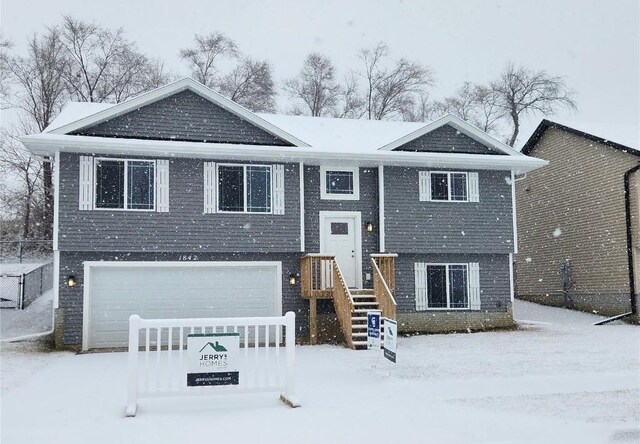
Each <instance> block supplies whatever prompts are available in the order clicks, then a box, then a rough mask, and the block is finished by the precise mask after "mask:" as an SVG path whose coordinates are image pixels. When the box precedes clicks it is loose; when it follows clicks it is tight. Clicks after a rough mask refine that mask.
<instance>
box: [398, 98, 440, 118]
mask: <svg viewBox="0 0 640 444" xmlns="http://www.w3.org/2000/svg"><path fill="white" fill-rule="evenodd" d="M444 113H445V111H444V109H443V107H442V104H441V103H440V102H436V101H433V100H431V98H430V97H429V94H427V93H421V94H419V95H418V97H417V99H415V100H414V102H413V105H412V106H406V107H404V108H403V109H402V120H404V121H406V122H426V121H429V120H433V119H434V118H435V117H440V116H442V114H444Z"/></svg>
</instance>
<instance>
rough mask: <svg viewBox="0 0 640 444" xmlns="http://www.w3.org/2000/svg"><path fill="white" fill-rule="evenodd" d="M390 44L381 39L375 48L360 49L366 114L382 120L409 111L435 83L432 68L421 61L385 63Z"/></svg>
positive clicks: (403, 60) (401, 60) (402, 60)
mask: <svg viewBox="0 0 640 444" xmlns="http://www.w3.org/2000/svg"><path fill="white" fill-rule="evenodd" d="M388 56H389V48H388V47H387V46H386V45H385V44H384V43H378V45H377V46H376V47H375V48H373V49H363V50H361V51H360V59H361V60H362V63H363V65H364V71H363V72H360V73H359V75H360V76H362V77H363V78H364V79H365V94H364V95H365V108H366V112H365V116H366V117H367V118H368V119H375V120H382V119H389V118H393V117H396V116H402V115H403V114H407V110H408V109H410V108H412V107H414V106H415V105H416V102H417V101H418V100H419V97H420V94H421V93H423V94H424V93H425V92H426V88H427V87H429V86H432V85H433V84H434V81H433V75H432V72H431V70H430V69H429V68H428V67H426V66H422V65H420V64H418V63H414V62H410V61H408V60H406V59H403V58H401V59H399V60H397V61H396V62H395V64H394V65H393V67H392V68H388V67H386V66H384V65H385V62H386V59H387V58H388Z"/></svg>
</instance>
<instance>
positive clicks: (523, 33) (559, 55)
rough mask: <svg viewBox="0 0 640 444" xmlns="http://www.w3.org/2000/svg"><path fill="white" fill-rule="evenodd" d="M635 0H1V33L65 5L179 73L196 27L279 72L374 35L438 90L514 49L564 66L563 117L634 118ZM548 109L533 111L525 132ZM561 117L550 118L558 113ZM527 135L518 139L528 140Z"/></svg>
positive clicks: (510, 56) (638, 116)
mask: <svg viewBox="0 0 640 444" xmlns="http://www.w3.org/2000/svg"><path fill="white" fill-rule="evenodd" d="M638 3H639V2H638V0H608V1H602V0H551V1H548V0H528V1H524V0H521V1H516V0H502V1H499V0H482V1H480V0H452V1H440V0H438V1H435V0H430V1H427V0H406V1H372V0H369V1H365V0H361V1H348V0H330V1H326V0H323V1H320V0H317V1H301V0H280V1H276V0H268V1H265V0H254V1H249V0H243V1H239V0H236V1H229V0H227V1H205V0H203V1H195V0H194V1H185V0H181V1H160V0H125V1H121V0H105V1H101V2H97V1H88V0H55V1H51V0H47V1H40V0H39V1H36V0H2V10H1V14H2V15H1V20H2V24H1V28H2V34H3V36H4V37H5V38H9V39H10V40H12V41H13V42H14V44H15V46H14V51H15V52H16V53H20V52H22V51H23V49H24V42H25V38H26V37H27V36H28V35H30V34H32V33H39V32H42V31H43V30H44V29H45V27H46V26H47V25H52V24H55V23H58V22H59V21H60V17H61V15H62V14H65V13H69V14H73V15H74V16H76V17H79V18H82V19H86V20H94V21H96V22H99V23H101V24H103V25H106V26H109V27H118V26H122V27H123V28H124V29H125V31H126V35H127V37H128V38H129V39H131V40H133V41H135V42H136V43H137V45H138V47H139V49H140V50H142V51H143V52H145V53H146V54H148V55H149V56H153V57H160V58H162V59H164V60H165V61H166V63H167V66H168V67H169V68H171V69H174V70H175V71H177V72H178V73H180V74H182V75H188V74H189V72H188V70H186V69H185V68H184V66H182V64H181V63H180V60H179V58H178V57H177V53H178V50H179V49H180V48H185V47H189V46H190V45H191V44H192V39H193V34H195V33H199V34H206V33H209V32H212V31H221V32H223V33H225V34H227V35H228V36H229V37H231V38H233V39H234V40H236V42H237V43H238V45H239V47H240V49H241V50H242V51H244V52H245V53H247V54H249V55H251V56H253V57H257V58H265V59H268V60H270V61H271V62H272V64H273V66H274V68H275V77H276V79H278V80H281V79H283V78H287V77H291V76H294V75H295V74H296V73H297V72H298V70H299V69H300V66H301V64H302V61H303V59H304V57H305V56H306V54H307V53H308V52H310V51H319V52H321V53H324V54H326V55H328V56H330V57H331V58H332V59H333V61H334V63H335V65H336V68H337V69H338V71H339V73H340V74H343V73H346V72H347V71H348V70H349V69H351V68H352V67H355V66H356V64H357V58H356V53H357V51H358V50H359V49H361V48H363V47H370V46H372V45H374V44H375V43H376V42H378V41H384V42H386V43H387V44H388V45H389V47H390V48H391V50H392V53H393V55H394V56H397V57H400V56H403V57H406V58H409V59H413V60H415V61H419V62H421V63H423V64H427V65H429V66H430V67H431V68H432V69H433V70H434V72H435V75H436V79H437V84H436V87H435V88H434V89H433V91H432V95H433V96H434V97H442V96H445V95H448V94H452V93H453V92H454V91H455V89H456V88H457V87H458V86H460V85H461V84H462V83H463V82H464V81H474V82H484V81H487V80H490V79H491V78H493V77H495V76H496V75H497V74H498V73H499V71H500V70H501V69H502V67H503V66H504V63H505V62H506V61H508V60H511V61H514V62H516V63H523V64H526V65H527V66H529V67H531V68H535V69H545V70H547V71H548V72H549V73H550V74H553V75H562V76H564V77H565V79H566V82H567V84H568V85H570V86H571V87H572V88H574V89H575V90H576V92H577V100H578V107H579V110H578V111H577V112H576V113H574V112H566V111H563V112H560V113H559V114H558V115H557V116H556V118H557V119H559V120H567V119H570V120H580V121H586V122H589V121H594V122H604V123H607V122H608V123H621V124H626V125H636V126H637V125H638V121H639V120H640V111H639V84H640V80H639V78H640V71H639V58H640V57H639V53H640V43H639V41H640V35H639V25H638V23H639V19H640V11H639V6H638ZM540 119H541V116H537V117H535V118H534V119H532V120H530V121H527V122H525V127H524V128H523V131H522V132H521V134H524V137H528V135H529V134H530V132H531V131H532V130H533V129H534V128H535V126H536V125H537V123H539V121H540ZM552 119H553V117H552ZM524 137H521V138H520V140H519V143H520V144H521V143H523V142H524V141H525V139H524Z"/></svg>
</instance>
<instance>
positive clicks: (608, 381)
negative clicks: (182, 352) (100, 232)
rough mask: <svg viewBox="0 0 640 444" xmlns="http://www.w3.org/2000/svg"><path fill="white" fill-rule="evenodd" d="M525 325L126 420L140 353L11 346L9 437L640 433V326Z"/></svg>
mask: <svg viewBox="0 0 640 444" xmlns="http://www.w3.org/2000/svg"><path fill="white" fill-rule="evenodd" d="M516 304H517V305H516V309H515V312H516V318H518V319H523V320H526V321H529V322H528V323H526V324H524V323H523V327H522V328H520V329H518V330H514V331H496V332H488V333H473V334H449V335H429V336H415V337H411V338H401V339H400V341H399V347H398V364H395V365H394V364H392V363H390V362H388V361H386V360H385V359H384V358H382V357H381V355H380V353H378V352H368V351H351V350H347V349H344V348H341V347H333V346H316V347H311V346H301V347H298V349H297V356H296V358H297V362H296V363H297V392H298V396H299V398H300V400H301V402H302V407H301V408H299V409H290V408H288V407H285V406H284V405H282V404H281V403H280V401H278V399H277V396H275V395H273V394H261V395H236V396H212V397H211V398H198V397H196V398H171V399H143V400H142V401H141V402H140V404H139V409H138V416H137V417H135V418H125V417H124V403H125V392H126V354H124V353H99V354H84V355H75V354H72V353H69V352H51V353H46V352H43V351H42V350H40V349H39V348H38V345H37V344H33V343H31V344H28V345H25V344H3V345H2V350H1V358H2V359H1V362H2V373H1V376H2V400H1V402H2V404H1V407H2V410H1V411H2V414H1V418H0V420H1V423H0V425H1V428H2V431H1V436H0V438H1V441H2V443H3V444H4V443H6V444H11V443H31V442H47V443H58V442H60V443H84V442H91V443H113V442H136V443H138V442H150V443H156V444H161V443H176V442H189V441H191V440H193V441H200V440H206V441H209V442H211V441H216V442H238V443H245V442H255V443H271V442H273V443H289V442H290V443H300V442H305V443H307V442H309V443H315V442H317V443H359V442H385V441H386V442H396V443H413V442H415V443H424V442H433V443H448V442H453V443H469V442H483V443H488V442H500V443H513V442H524V443H606V442H629V443H632V442H633V443H637V442H639V441H640V426H639V424H640V405H639V404H640V373H639V371H640V362H639V356H638V355H639V350H640V329H639V328H638V327H637V326H631V325H626V324H618V325H606V326H599V327H596V326H593V325H592V322H594V321H595V320H597V319H599V318H597V317H595V316H592V315H589V314H584V313H577V312H571V311H566V310H563V309H558V308H549V307H540V306H537V305H535V304H530V303H526V302H520V301H517V302H516Z"/></svg>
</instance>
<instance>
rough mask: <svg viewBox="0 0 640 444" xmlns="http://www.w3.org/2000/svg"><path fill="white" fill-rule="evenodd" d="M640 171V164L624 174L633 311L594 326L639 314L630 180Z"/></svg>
mask: <svg viewBox="0 0 640 444" xmlns="http://www.w3.org/2000/svg"><path fill="white" fill-rule="evenodd" d="M638 170H640V164H639V165H636V166H634V167H633V168H630V169H628V170H627V171H625V173H624V210H625V211H624V212H625V214H624V216H625V217H624V218H625V222H626V228H627V262H628V264H629V302H630V303H631V311H630V312H628V313H624V314H621V315H617V316H613V317H611V318H608V319H604V320H602V321H600V322H596V323H595V324H594V325H603V324H608V323H609V322H613V321H617V320H620V319H625V318H628V317H631V316H635V315H637V313H638V308H637V304H636V278H635V273H634V263H633V227H632V225H631V193H630V189H629V188H630V185H629V178H630V177H631V175H632V174H633V173H635V172H636V171H638Z"/></svg>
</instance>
